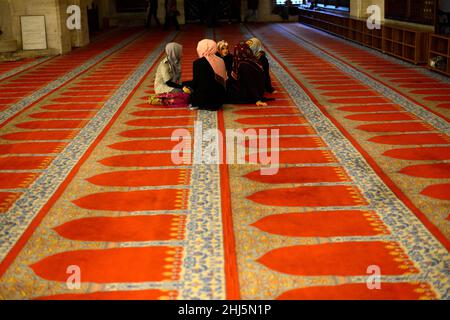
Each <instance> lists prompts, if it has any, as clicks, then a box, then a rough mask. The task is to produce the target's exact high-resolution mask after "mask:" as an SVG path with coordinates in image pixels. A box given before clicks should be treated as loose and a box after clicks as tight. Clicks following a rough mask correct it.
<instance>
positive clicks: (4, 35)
mask: <svg viewBox="0 0 450 320" xmlns="http://www.w3.org/2000/svg"><path fill="white" fill-rule="evenodd" d="M11 16H12V14H11V7H10V5H9V0H0V30H1V32H0V54H2V53H12V52H15V51H17V49H18V47H17V40H16V39H14V37H13V33H12V21H11Z"/></svg>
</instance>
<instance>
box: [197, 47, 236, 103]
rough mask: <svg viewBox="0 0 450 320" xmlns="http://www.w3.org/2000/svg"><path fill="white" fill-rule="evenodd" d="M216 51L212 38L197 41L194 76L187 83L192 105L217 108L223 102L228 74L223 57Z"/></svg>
mask: <svg viewBox="0 0 450 320" xmlns="http://www.w3.org/2000/svg"><path fill="white" fill-rule="evenodd" d="M216 52H217V44H216V42H214V41H213V40H209V39H204V40H202V41H200V42H199V43H198V46H197V54H198V59H197V60H195V61H194V72H193V74H194V78H193V80H192V82H190V83H189V87H190V88H191V89H192V95H191V103H192V106H193V107H197V108H199V109H203V110H217V109H219V108H220V107H222V105H223V104H224V102H225V97H226V81H227V79H228V75H227V70H226V68H225V63H224V62H223V59H221V58H220V57H218V56H217V55H216Z"/></svg>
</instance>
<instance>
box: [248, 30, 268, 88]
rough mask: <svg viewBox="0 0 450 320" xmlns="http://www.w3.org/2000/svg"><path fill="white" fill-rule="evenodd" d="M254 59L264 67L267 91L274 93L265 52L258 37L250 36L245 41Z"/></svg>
mask: <svg viewBox="0 0 450 320" xmlns="http://www.w3.org/2000/svg"><path fill="white" fill-rule="evenodd" d="M246 43H247V44H248V46H249V47H250V49H251V50H252V52H253V54H254V55H255V57H256V59H258V61H259V64H260V65H261V66H262V67H263V69H264V86H265V90H266V92H268V93H274V92H275V89H274V88H273V87H272V80H271V79H270V65H269V60H267V57H266V53H265V52H264V51H263V47H262V43H261V41H260V40H259V39H258V38H251V39H249V40H247V41H246Z"/></svg>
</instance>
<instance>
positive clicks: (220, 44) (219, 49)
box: [217, 40, 228, 54]
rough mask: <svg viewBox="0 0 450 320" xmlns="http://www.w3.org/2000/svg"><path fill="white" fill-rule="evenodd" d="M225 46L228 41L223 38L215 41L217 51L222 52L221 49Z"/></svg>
mask: <svg viewBox="0 0 450 320" xmlns="http://www.w3.org/2000/svg"><path fill="white" fill-rule="evenodd" d="M225 47H228V42H226V41H225V40H221V41H219V42H217V51H219V53H220V54H222V49H223V48H225Z"/></svg>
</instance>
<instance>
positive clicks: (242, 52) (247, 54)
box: [232, 42, 263, 79]
mask: <svg viewBox="0 0 450 320" xmlns="http://www.w3.org/2000/svg"><path fill="white" fill-rule="evenodd" d="M243 63H247V64H250V65H252V66H253V67H255V68H257V69H259V70H260V71H262V70H263V69H262V66H261V65H260V64H259V62H258V60H257V59H256V57H255V55H254V54H253V52H252V50H251V49H250V47H249V46H248V44H246V43H245V42H241V43H239V44H237V45H236V46H235V47H234V60H233V72H232V75H233V78H235V79H237V78H238V70H239V67H240V66H241V64H243Z"/></svg>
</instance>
